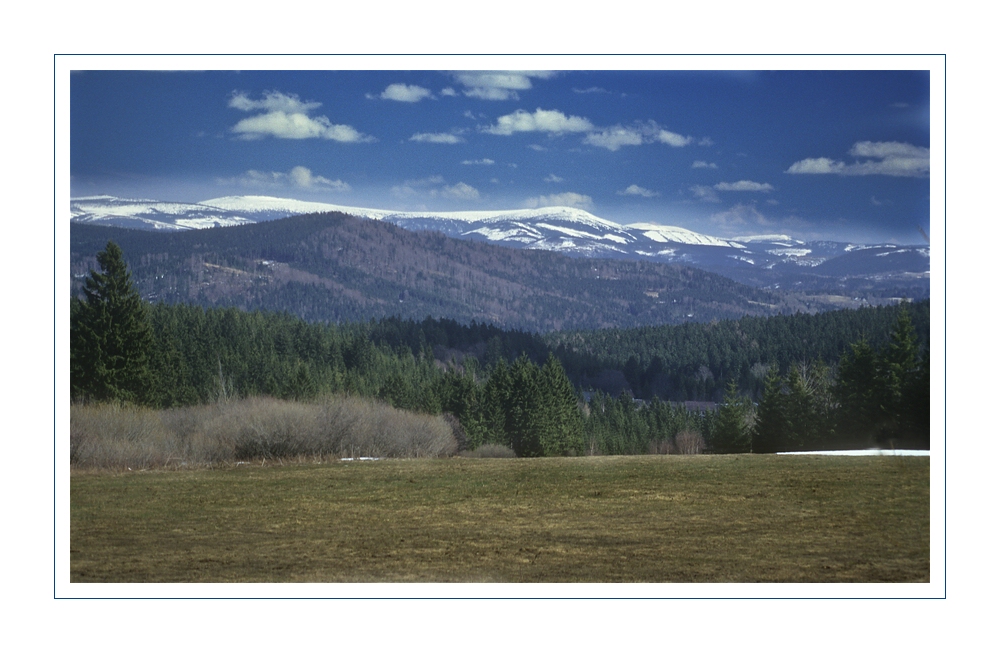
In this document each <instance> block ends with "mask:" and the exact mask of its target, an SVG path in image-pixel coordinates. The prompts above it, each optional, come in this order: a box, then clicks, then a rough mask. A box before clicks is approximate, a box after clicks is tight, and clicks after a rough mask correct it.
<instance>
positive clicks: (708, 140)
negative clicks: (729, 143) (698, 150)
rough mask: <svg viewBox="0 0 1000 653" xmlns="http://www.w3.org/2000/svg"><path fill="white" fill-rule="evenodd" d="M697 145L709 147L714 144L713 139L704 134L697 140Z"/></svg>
mask: <svg viewBox="0 0 1000 653" xmlns="http://www.w3.org/2000/svg"><path fill="white" fill-rule="evenodd" d="M698 145H701V146H702V147H711V146H713V145H715V141H713V140H712V139H711V138H709V137H708V136H705V137H703V138H702V139H701V140H700V141H698Z"/></svg>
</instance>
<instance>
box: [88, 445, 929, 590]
mask: <svg viewBox="0 0 1000 653" xmlns="http://www.w3.org/2000/svg"><path fill="white" fill-rule="evenodd" d="M929 490H930V471H929V459H928V458H926V457H913V458H907V457H833V456H774V455H729V456H723V455H715V456H629V457H581V458H543V459H498V458H422V459H385V460H376V461H357V460H356V461H343V462H318V463H316V464H309V463H300V464H294V465H291V464H286V465H282V464H280V463H278V462H274V461H268V462H267V464H264V465H262V464H261V462H260V461H258V462H257V463H254V464H242V465H232V464H226V465H220V466H217V467H215V468H202V469H192V470H154V471H142V472H127V471H126V472H121V471H107V470H98V469H89V470H88V469H75V470H74V471H73V472H72V476H71V504H70V506H71V534H70V546H71V567H70V574H71V581H73V582H407V581H418V582H522V583H529V582H928V581H929V580H930V499H929Z"/></svg>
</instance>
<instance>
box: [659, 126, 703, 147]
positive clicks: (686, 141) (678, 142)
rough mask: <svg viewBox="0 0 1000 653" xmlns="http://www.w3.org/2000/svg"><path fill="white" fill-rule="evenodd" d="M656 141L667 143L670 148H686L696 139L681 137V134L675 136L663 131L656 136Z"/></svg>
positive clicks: (672, 133) (670, 132)
mask: <svg viewBox="0 0 1000 653" xmlns="http://www.w3.org/2000/svg"><path fill="white" fill-rule="evenodd" d="M656 140H658V141H659V142H661V143H666V144H667V145H669V146H670V147H684V146H685V145H690V144H691V141H693V140H694V139H693V138H692V137H690V136H681V135H680V134H675V133H674V132H672V131H667V130H666V129H661V130H660V131H659V132H658V133H657V134H656Z"/></svg>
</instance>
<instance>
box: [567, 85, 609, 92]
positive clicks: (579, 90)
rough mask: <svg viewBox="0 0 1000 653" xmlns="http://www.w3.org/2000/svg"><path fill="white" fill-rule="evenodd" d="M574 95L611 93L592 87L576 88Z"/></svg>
mask: <svg viewBox="0 0 1000 653" xmlns="http://www.w3.org/2000/svg"><path fill="white" fill-rule="evenodd" d="M573 92H574V93H611V91H608V90H606V89H603V88H600V87H598V86H591V87H590V88H574V89H573Z"/></svg>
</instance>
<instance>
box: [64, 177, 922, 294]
mask: <svg viewBox="0 0 1000 653" xmlns="http://www.w3.org/2000/svg"><path fill="white" fill-rule="evenodd" d="M324 212H340V213H345V214H348V215H354V216H358V217H362V218H369V219H373V220H381V221H385V222H389V223H392V224H395V225H397V226H399V227H402V228H404V229H407V230H411V231H422V230H433V231H439V232H442V233H444V234H445V235H447V236H450V237H453V238H462V239H468V240H479V241H488V242H492V243H496V244H499V245H504V246H508V247H515V248H519V249H540V250H549V251H555V252H560V253H563V254H567V255H570V256H577V257H592V258H620V259H630V260H646V261H655V262H663V263H682V264H686V265H692V266H695V267H699V268H702V269H706V270H710V271H713V272H718V273H721V274H725V275H727V276H731V277H733V278H739V279H740V280H743V281H746V282H749V283H754V284H755V285H772V286H774V287H778V286H779V285H784V287H787V285H788V284H789V283H798V284H802V283H803V281H802V280H801V279H799V280H797V281H796V280H794V279H793V278H796V279H797V278H798V275H799V271H801V272H802V273H805V272H807V271H810V270H812V271H815V272H816V273H817V274H823V275H824V276H832V275H837V276H844V275H846V276H858V274H868V275H871V274H876V273H878V274H886V273H896V274H907V275H911V276H912V275H923V276H926V275H928V274H929V270H930V262H929V256H930V249H929V247H927V246H896V245H860V244H852V243H846V242H828V241H817V242H803V241H800V240H796V239H794V238H791V237H790V236H787V235H784V234H771V235H756V236H741V237H736V238H728V239H726V238H718V237H715V236H709V235H705V234H700V233H696V232H694V231H690V230H688V229H683V228H681V227H674V226H667V225H659V224H651V223H644V222H640V223H635V224H626V225H622V224H618V223H616V222H612V221H610V220H606V219H604V218H600V217H598V216H595V215H592V214H591V213H588V212H587V211H584V210H581V209H576V208H570V207H545V208H538V209H516V210H494V211H453V212H444V211H424V212H400V211H389V210H382V209H369V208H360V207H350V206H340V205H336V204H327V203H322V202H305V201H301V200H295V199H285V198H277V197H265V196H255V195H250V196H231V197H219V198H216V199H211V200H206V201H203V202H198V203H193V204H188V203H180V202H159V201H155V200H145V199H122V198H117V197H111V196H106V195H101V196H94V197H81V198H76V199H73V200H71V202H70V214H71V220H72V221H76V222H86V223H91V224H101V225H109V226H118V227H126V228H132V229H146V230H157V231H184V230H189V229H204V228H209V227H224V226H232V225H240V224H248V223H253V222H263V221H268V220H276V219H280V218H286V217H289V216H292V215H301V214H305V213H324ZM889 254H894V256H888V255H889ZM841 259H842V260H841ZM834 261H839V262H838V263H834ZM821 271H822V272H821ZM852 271H857V274H854V273H852ZM778 272H780V274H775V273H778ZM777 277H780V280H779V279H778V278H777ZM928 287H929V282H928Z"/></svg>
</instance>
